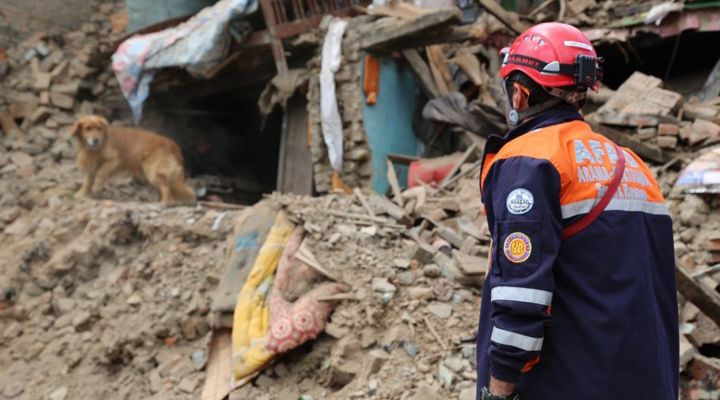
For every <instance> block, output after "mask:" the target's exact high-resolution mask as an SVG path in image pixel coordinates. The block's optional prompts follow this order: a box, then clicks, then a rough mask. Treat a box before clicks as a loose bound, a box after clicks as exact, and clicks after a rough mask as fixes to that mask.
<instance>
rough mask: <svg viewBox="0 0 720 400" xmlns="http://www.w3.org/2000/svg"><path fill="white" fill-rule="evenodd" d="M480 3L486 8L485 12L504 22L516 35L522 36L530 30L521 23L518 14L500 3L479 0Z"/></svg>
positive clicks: (492, 0)
mask: <svg viewBox="0 0 720 400" xmlns="http://www.w3.org/2000/svg"><path fill="white" fill-rule="evenodd" d="M478 2H479V3H480V5H481V6H483V8H485V10H487V12H489V13H490V14H492V15H493V16H494V17H495V18H497V19H498V20H499V21H500V22H502V23H503V25H505V26H507V27H508V28H510V30H511V31H513V33H515V34H516V35H519V34H521V33H522V32H524V31H525V30H526V29H527V28H528V26H527V25H525V24H524V23H522V22H521V21H520V18H518V16H517V14H516V13H514V12H511V11H507V10H506V9H504V8H502V6H501V5H500V4H499V3H496V2H495V0H478Z"/></svg>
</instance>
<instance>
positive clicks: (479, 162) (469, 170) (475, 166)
mask: <svg viewBox="0 0 720 400" xmlns="http://www.w3.org/2000/svg"><path fill="white" fill-rule="evenodd" d="M482 161H483V160H482V158H481V159H479V160H477V161H475V162H474V163H472V165H470V166H469V167H468V168H467V169H466V170H464V171H462V172H460V173H459V174H457V175H455V176H454V177H452V178H451V179H449V180H448V181H447V183H446V184H445V186H444V187H441V188H440V189H446V188H448V187H450V186H452V185H453V184H454V183H455V182H457V181H459V180H460V179H462V178H463V177H465V176H466V175H468V174H470V173H472V172H475V171H477V169H478V168H480V166H481V165H482Z"/></svg>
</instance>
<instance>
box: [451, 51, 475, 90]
mask: <svg viewBox="0 0 720 400" xmlns="http://www.w3.org/2000/svg"><path fill="white" fill-rule="evenodd" d="M450 62H451V63H453V64H455V65H457V66H458V67H459V68H460V69H461V70H462V71H463V72H464V73H465V75H467V76H468V78H470V81H472V83H473V84H475V85H476V86H482V85H483V79H482V76H481V71H480V60H478V58H477V56H476V55H475V54H472V53H470V52H467V51H462V52H460V53H458V54H456V55H455V57H453V58H451V59H450Z"/></svg>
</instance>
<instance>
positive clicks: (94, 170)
mask: <svg viewBox="0 0 720 400" xmlns="http://www.w3.org/2000/svg"><path fill="white" fill-rule="evenodd" d="M71 134H72V136H73V137H74V138H75V139H76V140H77V143H78V152H77V156H76V159H75V161H76V162H77V165H78V166H79V167H80V168H81V169H82V170H84V171H85V173H86V176H85V183H84V184H83V185H82V187H81V188H80V190H79V191H78V192H77V194H76V195H75V197H78V198H79V197H83V196H89V195H91V194H93V193H94V192H96V191H97V190H99V189H100V188H101V187H102V186H103V184H105V182H106V181H107V180H108V178H110V177H111V176H113V175H114V174H115V173H117V172H121V171H124V172H129V173H130V174H132V175H133V176H134V177H135V178H139V179H143V178H144V180H145V181H147V182H148V183H150V184H151V185H152V186H154V187H155V188H156V189H158V191H160V202H161V203H162V204H164V205H170V204H174V203H182V204H193V203H195V192H194V191H193V189H192V188H191V187H190V186H188V184H187V183H185V170H184V167H183V156H182V152H181V151H180V147H178V145H177V144H176V143H175V142H174V141H172V139H169V138H167V137H165V136H161V135H159V134H157V133H153V132H149V131H145V130H142V129H134V128H123V127H119V126H110V124H108V121H107V120H106V119H105V118H103V117H101V116H98V115H86V116H83V117H80V118H79V119H78V120H77V122H75V125H74V126H73V128H72V131H71Z"/></svg>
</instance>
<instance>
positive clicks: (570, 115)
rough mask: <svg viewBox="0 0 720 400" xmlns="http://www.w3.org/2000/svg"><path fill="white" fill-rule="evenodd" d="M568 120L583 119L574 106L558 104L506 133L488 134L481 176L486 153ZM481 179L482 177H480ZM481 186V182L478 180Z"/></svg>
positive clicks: (497, 150) (482, 192) (491, 152)
mask: <svg viewBox="0 0 720 400" xmlns="http://www.w3.org/2000/svg"><path fill="white" fill-rule="evenodd" d="M570 121H584V119H583V117H582V115H580V113H579V112H578V111H577V109H575V107H573V106H571V105H569V104H559V105H557V106H555V107H553V108H551V109H549V110H546V111H543V112H541V113H539V114H537V115H536V116H535V117H533V118H531V119H529V120H527V121H525V122H523V123H522V124H520V125H519V126H517V127H516V128H515V129H511V130H510V131H508V132H507V133H506V134H504V135H502V136H500V135H490V136H488V139H487V142H486V143H485V150H484V151H483V155H482V164H481V173H480V176H481V177H482V176H483V175H482V174H483V171H482V169H483V168H485V159H486V158H487V156H488V154H495V153H497V152H499V151H500V149H501V148H502V147H503V146H504V145H505V144H506V143H508V142H509V141H511V140H513V139H515V138H518V137H520V136H522V135H524V134H526V133H528V132H531V131H534V130H537V129H541V128H545V127H548V126H552V125H559V124H562V123H565V122H570ZM480 179H481V180H482V178H480ZM480 186H481V187H482V182H480ZM480 193H481V197H482V198H483V199H482V200H483V202H485V198H484V197H485V193H484V191H483V190H481V191H480Z"/></svg>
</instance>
